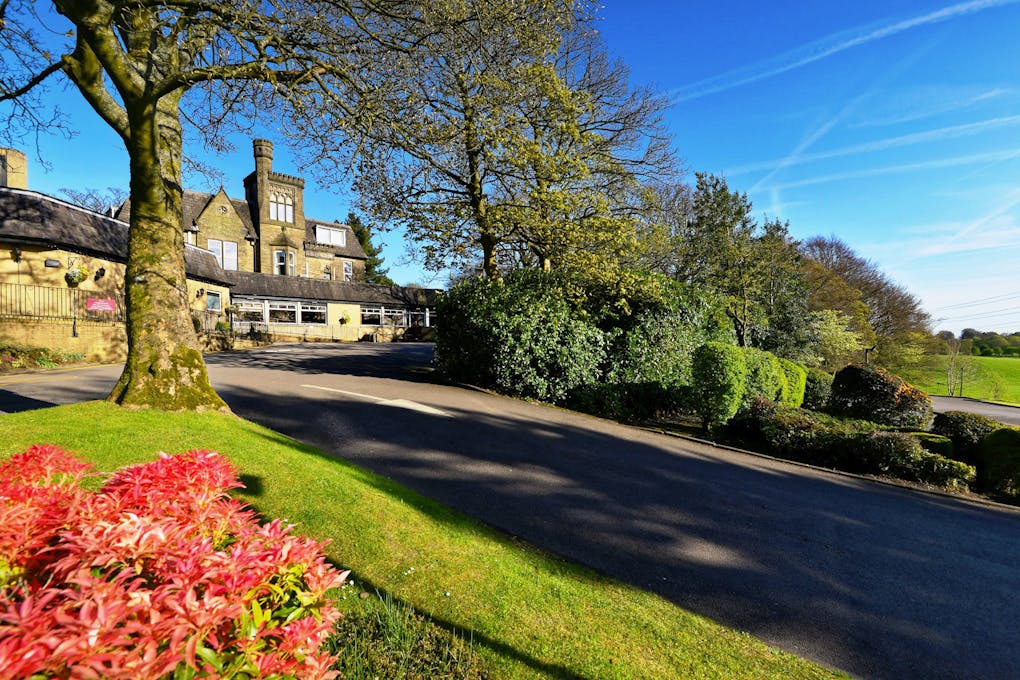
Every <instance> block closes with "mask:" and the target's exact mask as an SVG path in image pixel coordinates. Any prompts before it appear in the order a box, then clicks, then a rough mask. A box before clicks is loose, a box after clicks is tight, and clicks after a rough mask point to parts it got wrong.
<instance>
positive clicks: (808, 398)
mask: <svg viewBox="0 0 1020 680" xmlns="http://www.w3.org/2000/svg"><path fill="white" fill-rule="evenodd" d="M804 380H805V384H804V403H803V404H802V406H803V407H804V408H809V409H811V410H812V411H824V410H825V408H826V407H827V406H828V405H829V397H830V396H831V395H832V376H831V375H830V374H828V373H826V372H825V371H823V370H822V369H820V368H809V369H808V370H807V376H805V379H804Z"/></svg>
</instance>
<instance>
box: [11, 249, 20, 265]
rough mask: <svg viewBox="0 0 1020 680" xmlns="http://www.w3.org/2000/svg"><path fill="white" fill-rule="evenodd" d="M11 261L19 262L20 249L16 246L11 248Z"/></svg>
mask: <svg viewBox="0 0 1020 680" xmlns="http://www.w3.org/2000/svg"><path fill="white" fill-rule="evenodd" d="M11 259H12V260H14V261H15V262H21V248H19V247H18V246H14V247H13V248H11Z"/></svg>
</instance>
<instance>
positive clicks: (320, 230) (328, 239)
mask: <svg viewBox="0 0 1020 680" xmlns="http://www.w3.org/2000/svg"><path fill="white" fill-rule="evenodd" d="M315 240H316V241H317V242H319V243H325V244H327V245H331V246H340V247H343V246H346V245H347V230H346V229H340V228H337V227H323V226H322V225H315Z"/></svg>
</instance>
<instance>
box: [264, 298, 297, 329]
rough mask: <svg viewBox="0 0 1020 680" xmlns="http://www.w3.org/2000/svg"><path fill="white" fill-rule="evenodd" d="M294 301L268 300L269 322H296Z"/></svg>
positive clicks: (295, 304)
mask: <svg viewBox="0 0 1020 680" xmlns="http://www.w3.org/2000/svg"><path fill="white" fill-rule="evenodd" d="M297 308H298V306H297V303H296V302H274V301H272V300H271V301H270V302H269V322H270V323H297Z"/></svg>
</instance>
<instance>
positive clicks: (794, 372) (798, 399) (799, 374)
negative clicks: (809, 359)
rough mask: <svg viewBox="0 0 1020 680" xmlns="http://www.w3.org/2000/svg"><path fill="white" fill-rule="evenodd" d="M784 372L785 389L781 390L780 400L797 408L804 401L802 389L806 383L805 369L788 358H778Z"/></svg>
mask: <svg viewBox="0 0 1020 680" xmlns="http://www.w3.org/2000/svg"><path fill="white" fill-rule="evenodd" d="M779 365H780V366H782V368H783V372H784V373H785V374H786V389H785V390H784V391H783V394H782V398H781V399H780V401H781V402H782V403H783V404H785V405H787V406H792V407H793V408H799V407H800V405H801V404H803V403H804V389H805V387H806V385H807V369H806V368H804V367H803V366H801V365H800V364H796V363H794V362H792V361H790V360H789V359H780V360H779Z"/></svg>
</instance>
